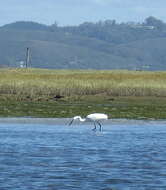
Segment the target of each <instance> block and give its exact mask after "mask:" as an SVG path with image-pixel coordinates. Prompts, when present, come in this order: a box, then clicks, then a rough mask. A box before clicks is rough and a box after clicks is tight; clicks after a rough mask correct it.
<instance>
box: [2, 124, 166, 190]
mask: <svg viewBox="0 0 166 190" xmlns="http://www.w3.org/2000/svg"><path fill="white" fill-rule="evenodd" d="M103 128H104V130H103V132H99V131H97V132H93V131H92V130H91V129H92V126H90V125H89V126H85V125H74V126H72V127H68V126H67V125H56V124H55V125H46V124H43V125H42V124H6V123H4V124H0V190H70V189H78V190H165V189H166V125H165V124H158V123H157V122H156V123H153V124H151V123H148V122H147V123H146V122H144V123H142V124H137V123H132V124H127V123H125V124H116V125H115V124H114V125H111V124H109V125H108V124H107V125H104V126H103Z"/></svg>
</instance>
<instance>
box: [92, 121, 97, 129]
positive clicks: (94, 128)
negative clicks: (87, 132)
mask: <svg viewBox="0 0 166 190" xmlns="http://www.w3.org/2000/svg"><path fill="white" fill-rule="evenodd" d="M93 123H94V126H95V127H94V128H93V129H92V131H96V123H95V121H94V122H93Z"/></svg>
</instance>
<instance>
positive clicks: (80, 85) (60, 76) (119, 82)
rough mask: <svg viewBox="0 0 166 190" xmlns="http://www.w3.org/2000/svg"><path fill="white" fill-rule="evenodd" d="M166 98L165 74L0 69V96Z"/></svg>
mask: <svg viewBox="0 0 166 190" xmlns="http://www.w3.org/2000/svg"><path fill="white" fill-rule="evenodd" d="M103 93H104V94H106V95H110V96H159V97H160V96H166V72H145V71H96V70H46V69H1V70H0V95H15V96H18V97H21V96H30V97H38V96H54V95H64V96H72V95H96V94H103Z"/></svg>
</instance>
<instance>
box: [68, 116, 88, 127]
mask: <svg viewBox="0 0 166 190" xmlns="http://www.w3.org/2000/svg"><path fill="white" fill-rule="evenodd" d="M73 121H82V122H83V121H85V119H82V118H81V117H80V116H75V117H73V119H72V120H71V122H70V123H69V126H70V125H71V124H72V123H73Z"/></svg>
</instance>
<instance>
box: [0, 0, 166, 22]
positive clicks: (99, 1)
mask: <svg viewBox="0 0 166 190" xmlns="http://www.w3.org/2000/svg"><path fill="white" fill-rule="evenodd" d="M165 8H166V0H1V1H0V25H3V24H6V23H11V22H14V21H20V20H25V21H37V22H40V23H44V24H52V23H54V21H57V22H58V24H59V25H76V24H80V23H82V22H85V21H93V22H95V21H99V20H106V19H116V20H117V21H119V22H121V21H140V22H142V21H143V20H144V18H146V17H148V16H155V17H157V18H159V19H162V20H164V21H166V11H165Z"/></svg>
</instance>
